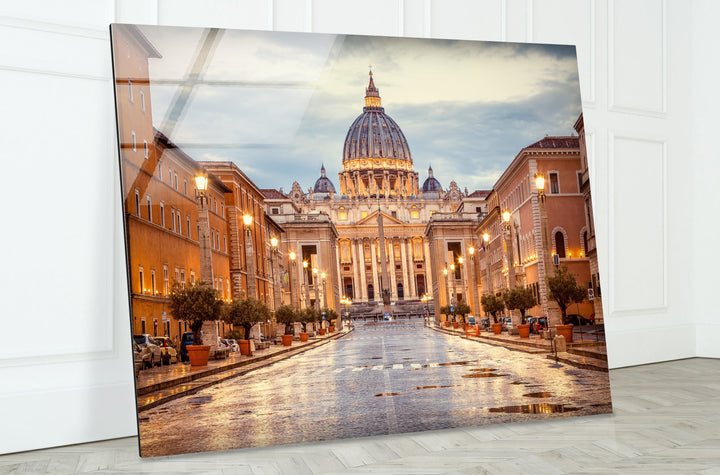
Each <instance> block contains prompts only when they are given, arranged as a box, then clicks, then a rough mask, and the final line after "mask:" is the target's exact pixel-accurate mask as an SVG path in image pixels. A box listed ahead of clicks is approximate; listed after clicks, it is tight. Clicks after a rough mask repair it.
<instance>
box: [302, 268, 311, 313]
mask: <svg viewBox="0 0 720 475" xmlns="http://www.w3.org/2000/svg"><path fill="white" fill-rule="evenodd" d="M307 268H308V261H303V277H304V280H305V308H310V287H309V286H308V281H307Z"/></svg>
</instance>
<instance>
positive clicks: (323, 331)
mask: <svg viewBox="0 0 720 475" xmlns="http://www.w3.org/2000/svg"><path fill="white" fill-rule="evenodd" d="M319 332H320V336H322V335H324V334H325V329H324V328H321V329H320V330H319Z"/></svg>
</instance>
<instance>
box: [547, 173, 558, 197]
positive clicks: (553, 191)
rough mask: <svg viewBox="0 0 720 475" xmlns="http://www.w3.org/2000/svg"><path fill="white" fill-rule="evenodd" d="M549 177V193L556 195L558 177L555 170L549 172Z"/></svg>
mask: <svg viewBox="0 0 720 475" xmlns="http://www.w3.org/2000/svg"><path fill="white" fill-rule="evenodd" d="M549 177H550V194H552V195H557V194H559V193H560V177H559V176H558V173H557V172H552V173H550V174H549Z"/></svg>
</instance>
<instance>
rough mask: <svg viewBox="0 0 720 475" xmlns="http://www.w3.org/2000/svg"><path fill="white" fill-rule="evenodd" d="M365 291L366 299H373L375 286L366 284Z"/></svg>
mask: <svg viewBox="0 0 720 475" xmlns="http://www.w3.org/2000/svg"><path fill="white" fill-rule="evenodd" d="M367 293H368V300H374V299H375V288H374V287H373V285H372V284H368V286H367Z"/></svg>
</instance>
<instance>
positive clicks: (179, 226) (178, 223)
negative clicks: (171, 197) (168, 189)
mask: <svg viewBox="0 0 720 475" xmlns="http://www.w3.org/2000/svg"><path fill="white" fill-rule="evenodd" d="M176 216H177V232H178V234H182V216H180V210H177V214H176Z"/></svg>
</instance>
